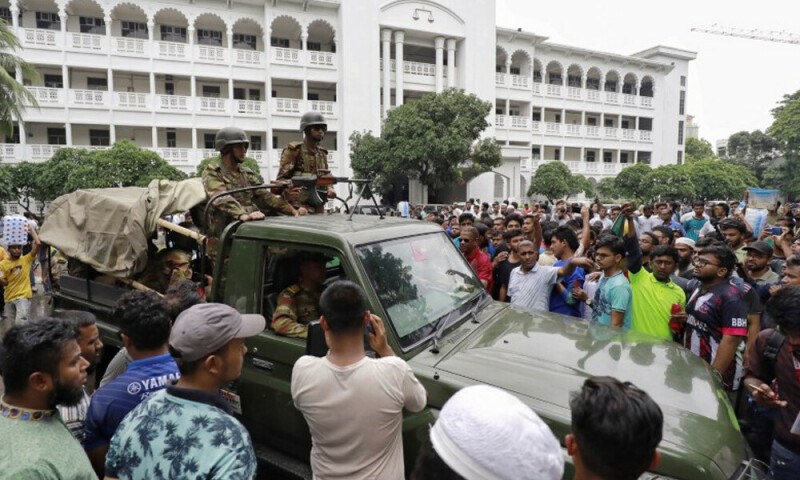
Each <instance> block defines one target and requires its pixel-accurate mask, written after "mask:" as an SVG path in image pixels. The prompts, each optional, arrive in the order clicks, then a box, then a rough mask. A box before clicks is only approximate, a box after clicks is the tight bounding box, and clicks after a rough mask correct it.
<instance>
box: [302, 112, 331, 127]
mask: <svg viewBox="0 0 800 480" xmlns="http://www.w3.org/2000/svg"><path fill="white" fill-rule="evenodd" d="M313 125H322V128H323V129H324V130H326V131H327V130H328V124H327V123H326V122H325V117H323V116H322V114H321V113H319V112H317V111H315V110H311V111H310V112H306V113H304V114H303V117H302V118H301V119H300V131H301V132H305V131H306V128H307V127H311V126H313Z"/></svg>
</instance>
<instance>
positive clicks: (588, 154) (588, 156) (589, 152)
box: [586, 150, 597, 162]
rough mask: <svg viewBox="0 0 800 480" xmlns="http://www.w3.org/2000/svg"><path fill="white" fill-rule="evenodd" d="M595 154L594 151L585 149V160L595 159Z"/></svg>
mask: <svg viewBox="0 0 800 480" xmlns="http://www.w3.org/2000/svg"><path fill="white" fill-rule="evenodd" d="M596 155H597V154H596V152H594V151H593V150H587V151H586V161H587V162H594V161H595V160H596Z"/></svg>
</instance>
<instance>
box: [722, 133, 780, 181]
mask: <svg viewBox="0 0 800 480" xmlns="http://www.w3.org/2000/svg"><path fill="white" fill-rule="evenodd" d="M779 150H780V142H778V141H777V140H775V139H774V138H772V137H771V136H770V135H767V134H765V133H764V132H762V131H760V130H755V131H753V132H738V133H734V134H733V135H731V136H730V137H729V138H728V150H727V152H726V156H725V158H724V160H725V161H726V162H728V163H732V164H734V165H741V166H742V167H744V168H745V169H747V170H748V171H750V172H752V173H753V175H755V177H756V179H758V181H759V182H761V180H762V178H763V176H764V172H765V171H766V169H767V167H769V165H770V164H771V163H772V162H773V160H775V158H776V157H778V156H779V155H780V152H779Z"/></svg>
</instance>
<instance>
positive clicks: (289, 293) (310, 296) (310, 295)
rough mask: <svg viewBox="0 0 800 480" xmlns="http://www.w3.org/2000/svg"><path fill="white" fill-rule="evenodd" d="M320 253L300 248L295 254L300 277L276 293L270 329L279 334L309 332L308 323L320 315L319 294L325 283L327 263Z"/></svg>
mask: <svg viewBox="0 0 800 480" xmlns="http://www.w3.org/2000/svg"><path fill="white" fill-rule="evenodd" d="M329 260H330V259H329V258H328V257H326V256H325V255H323V254H321V253H314V252H303V253H301V254H300V255H298V257H297V265H298V267H299V272H300V274H299V278H298V279H297V283H295V284H294V285H291V286H289V287H287V288H285V289H283V291H282V292H281V293H280V295H278V300H277V307H276V308H275V312H273V314H272V329H273V330H274V331H275V333H277V334H278V335H283V336H286V337H295V338H306V337H307V336H308V324H309V323H310V322H311V321H312V320H317V319H318V318H319V298H320V296H321V295H322V290H323V288H324V283H325V275H326V274H327V271H326V269H325V265H326V263H327V262H328V261H329Z"/></svg>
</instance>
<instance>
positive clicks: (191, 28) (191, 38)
mask: <svg viewBox="0 0 800 480" xmlns="http://www.w3.org/2000/svg"><path fill="white" fill-rule="evenodd" d="M186 36H188V37H189V58H192V59H193V58H194V36H195V27H194V25H191V24H190V25H189V26H188V27H186Z"/></svg>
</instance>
